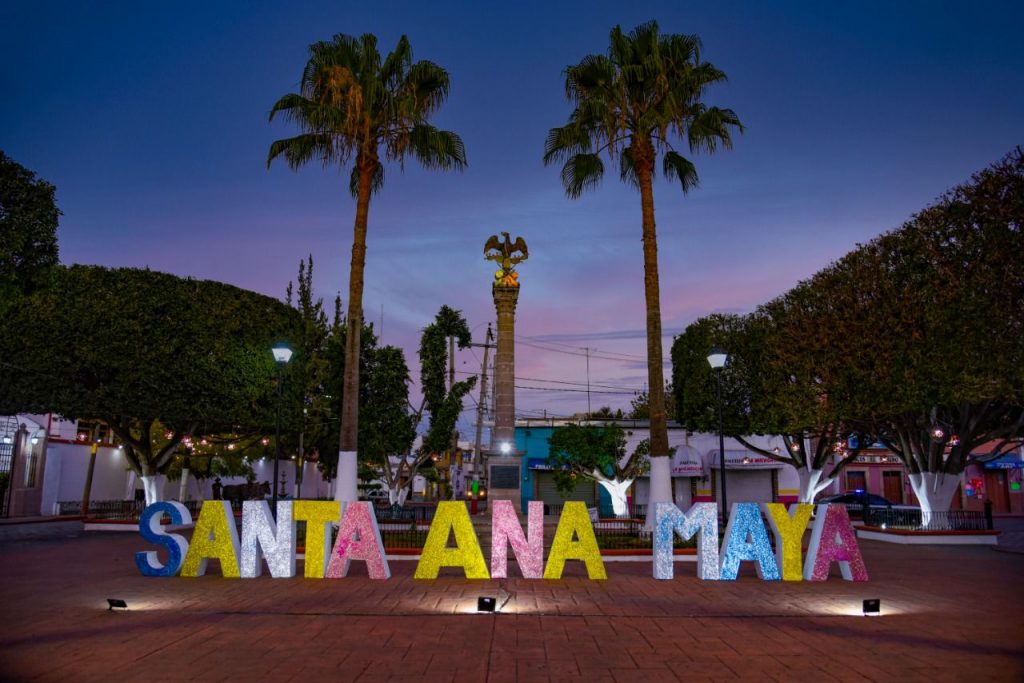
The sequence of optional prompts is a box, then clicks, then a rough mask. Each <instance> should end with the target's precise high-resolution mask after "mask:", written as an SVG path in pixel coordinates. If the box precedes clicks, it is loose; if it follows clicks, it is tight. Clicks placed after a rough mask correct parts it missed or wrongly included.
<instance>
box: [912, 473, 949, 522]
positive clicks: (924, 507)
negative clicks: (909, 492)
mask: <svg viewBox="0 0 1024 683" xmlns="http://www.w3.org/2000/svg"><path fill="white" fill-rule="evenodd" d="M909 477H910V488H912V489H913V490H914V495H916V496H917V500H918V502H919V503H920V504H921V528H923V529H937V528H940V526H942V525H943V522H944V520H939V519H935V520H934V522H933V517H934V515H933V513H936V512H949V508H950V505H952V503H953V493H955V492H956V487H957V485H959V484H960V477H959V476H958V475H955V474H945V473H942V472H922V473H920V474H911V475H909Z"/></svg>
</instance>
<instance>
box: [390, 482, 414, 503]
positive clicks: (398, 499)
mask: <svg viewBox="0 0 1024 683" xmlns="http://www.w3.org/2000/svg"><path fill="white" fill-rule="evenodd" d="M408 497H409V486H408V485H406V486H403V487H402V488H398V484H395V485H394V486H392V487H391V488H389V489H388V502H389V503H391V504H392V505H398V506H402V505H405V499H406V498H408Z"/></svg>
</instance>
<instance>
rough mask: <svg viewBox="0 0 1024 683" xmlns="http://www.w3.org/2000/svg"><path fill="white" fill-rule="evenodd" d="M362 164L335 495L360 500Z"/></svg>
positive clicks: (365, 176) (366, 199) (366, 185)
mask: <svg viewBox="0 0 1024 683" xmlns="http://www.w3.org/2000/svg"><path fill="white" fill-rule="evenodd" d="M356 163H357V164H358V165H359V194H358V196H357V198H356V222H355V230H354V234H353V237H352V263H351V265H350V267H349V278H348V317H347V319H346V321H345V327H346V331H345V377H344V380H343V384H342V387H343V388H342V394H343V395H342V402H341V439H340V443H339V448H338V450H339V453H338V477H337V479H338V482H337V489H336V490H335V498H336V499H337V500H340V501H356V500H358V499H359V494H358V490H357V486H356V484H357V478H358V465H357V455H356V448H357V443H358V435H359V355H360V354H359V350H360V347H361V345H360V339H359V337H360V332H361V331H362V329H363V269H364V267H365V266H366V222H367V217H368V216H369V212H370V184H371V180H372V178H373V172H374V167H373V166H372V165H371V164H369V163H366V162H365V161H363V160H362V159H359V160H357V162H356Z"/></svg>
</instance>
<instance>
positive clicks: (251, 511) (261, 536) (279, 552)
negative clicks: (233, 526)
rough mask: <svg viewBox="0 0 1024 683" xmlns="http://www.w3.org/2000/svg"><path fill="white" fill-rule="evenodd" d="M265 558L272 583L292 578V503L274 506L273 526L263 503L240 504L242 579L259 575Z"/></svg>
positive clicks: (283, 501) (286, 502) (293, 524)
mask: <svg viewBox="0 0 1024 683" xmlns="http://www.w3.org/2000/svg"><path fill="white" fill-rule="evenodd" d="M261 556H262V557H266V559H267V567H268V568H269V569H270V575H271V576H273V577H274V578H275V579H290V578H291V577H293V576H295V518H294V517H293V515H292V501H290V500H282V501H279V502H278V503H277V522H274V518H273V517H271V516H270V506H269V505H268V504H267V501H265V500H247V501H245V502H244V503H242V566H241V573H242V578H243V579H252V578H255V577H257V576H259V575H260V574H262V573H263V562H261V561H260V558H261Z"/></svg>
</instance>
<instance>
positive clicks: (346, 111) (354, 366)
mask: <svg viewBox="0 0 1024 683" xmlns="http://www.w3.org/2000/svg"><path fill="white" fill-rule="evenodd" d="M447 97H448V72H447V71H445V70H444V69H442V68H441V67H440V66H438V65H437V64H434V63H433V62H429V61H418V62H415V63H413V61H412V48H411V46H410V45H409V40H408V39H407V38H406V37H405V36H402V37H401V38H400V39H399V40H398V44H397V45H396V46H395V49H394V50H393V51H392V52H391V54H389V55H388V56H387V57H386V58H385V59H383V60H382V59H381V55H380V53H379V52H378V51H377V38H376V36H374V35H372V34H369V33H367V34H364V35H362V36H360V37H359V38H355V37H352V36H347V35H343V34H338V35H336V36H334V37H333V38H332V39H331V40H330V41H327V42H318V43H314V44H312V45H310V46H309V61H307V62H306V68H305V69H304V70H303V72H302V80H301V82H300V85H299V92H298V93H289V94H287V95H285V96H284V97H282V98H281V99H279V100H278V101H277V102H276V103H275V104H274V107H273V109H271V111H270V120H271V121H273V119H274V116H275V115H276V114H277V113H278V112H282V113H283V114H284V115H285V116H286V117H287V118H288V119H289V120H291V121H293V122H294V123H296V124H297V125H298V127H299V128H300V129H301V131H302V132H301V134H299V135H296V136H295V137H292V138H286V139H284V140H277V141H276V142H274V143H273V144H272V145H270V152H269V154H268V155H267V167H268V168H269V167H270V164H271V162H272V161H273V160H274V159H276V158H277V157H284V160H285V162H286V163H287V164H288V166H289V167H290V168H292V169H293V170H296V169H298V168H299V167H301V166H303V165H304V164H306V163H307V162H309V161H313V160H316V161H319V162H321V163H322V164H323V165H324V166H332V165H335V164H337V165H338V166H340V167H342V168H343V169H344V168H346V167H347V166H348V164H349V162H353V163H352V171H351V175H350V179H349V190H350V191H351V193H352V196H353V197H354V198H355V200H356V217H355V234H354V237H353V239H352V263H351V267H350V270H349V285H348V316H347V319H346V324H347V329H348V334H347V337H346V344H345V375H344V385H343V393H344V395H343V397H342V408H341V438H340V444H339V450H340V451H341V453H340V454H339V461H338V488H337V493H336V498H338V499H339V500H346V501H347V500H355V499H356V497H357V494H356V450H357V439H356V435H357V434H358V432H359V348H360V346H359V336H360V334H359V333H360V330H361V329H362V325H363V312H362V304H363V269H364V265H365V263H366V224H367V216H368V214H369V210H370V197H371V196H372V195H373V194H374V193H375V192H376V191H378V190H379V189H380V188H381V187H382V186H383V184H384V162H385V161H398V162H399V163H403V162H404V160H405V159H406V157H407V156H412V157H414V158H415V159H417V160H418V161H419V162H420V163H421V164H423V166H425V167H426V168H437V169H441V170H449V169H452V168H455V169H462V168H464V167H465V165H466V153H465V149H464V148H463V145H462V140H461V139H460V138H459V136H458V135H456V134H455V133H452V132H450V131H444V130H438V129H437V128H435V127H434V126H432V125H430V124H429V123H428V122H427V119H428V118H429V117H430V115H431V114H433V113H434V112H435V111H437V109H438V108H439V107H440V106H441V104H442V103H443V102H444V101H445V99H446V98H447Z"/></svg>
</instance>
